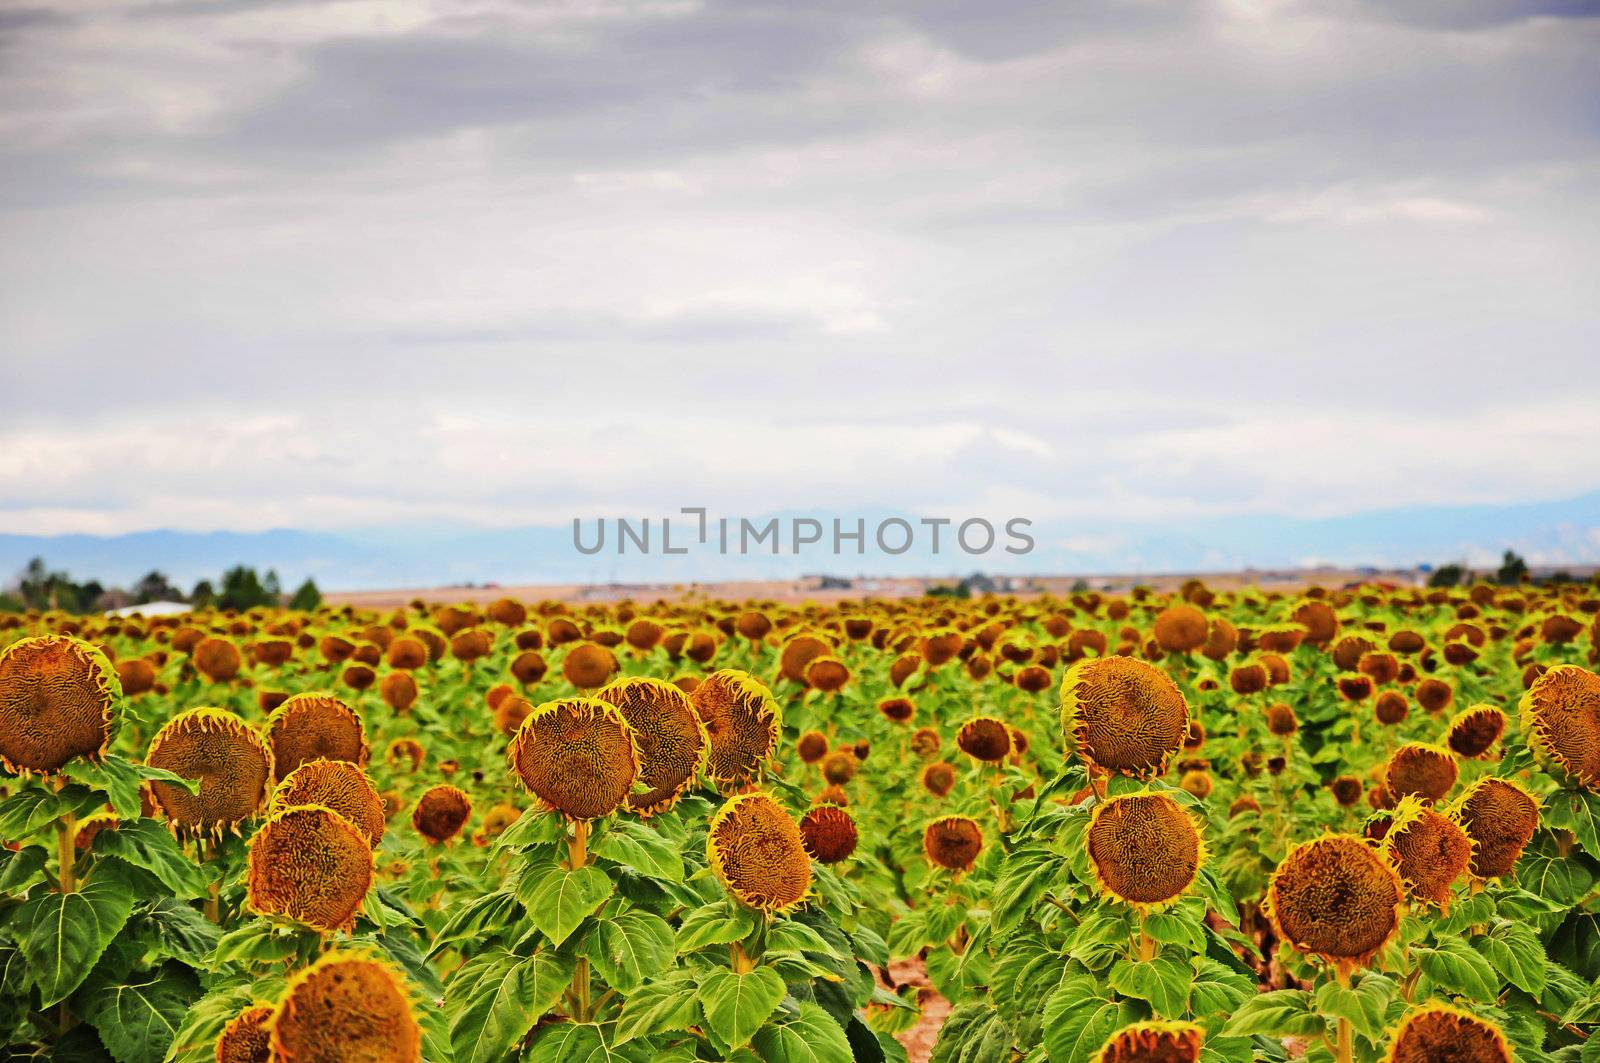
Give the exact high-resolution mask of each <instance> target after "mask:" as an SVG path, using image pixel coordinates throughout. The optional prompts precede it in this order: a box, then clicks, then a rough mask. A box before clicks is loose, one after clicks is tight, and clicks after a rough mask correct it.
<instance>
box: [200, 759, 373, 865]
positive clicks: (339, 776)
mask: <svg viewBox="0 0 1600 1063" xmlns="http://www.w3.org/2000/svg"><path fill="white" fill-rule="evenodd" d="M202 785H203V784H202ZM290 805H322V806H323V807H325V808H331V809H333V810H334V811H335V812H337V813H339V815H341V816H343V817H344V818H345V819H347V820H349V821H350V822H351V824H352V825H354V826H355V828H356V829H357V830H359V831H360V832H361V833H362V834H364V835H365V836H366V839H367V844H368V845H370V846H372V848H374V849H376V848H377V847H378V843H379V842H381V841H383V821H384V808H383V798H382V797H379V796H378V791H377V789H376V788H375V787H374V786H373V785H372V780H371V779H369V778H367V773H366V772H364V771H362V770H361V769H360V768H358V767H356V766H355V765H354V764H351V763H350V762H349V761H347V760H313V761H310V762H308V763H305V764H302V765H300V766H299V767H298V768H296V769H295V770H294V771H291V772H290V773H289V774H288V775H287V776H286V777H285V778H284V780H283V782H281V783H279V784H278V788H277V789H276V790H274V791H273V793H272V806H273V808H286V807H288V806H290Z"/></svg>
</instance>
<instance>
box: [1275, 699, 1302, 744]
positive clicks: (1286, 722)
mask: <svg viewBox="0 0 1600 1063" xmlns="http://www.w3.org/2000/svg"><path fill="white" fill-rule="evenodd" d="M1299 729H1300V721H1299V720H1298V719H1296V718H1295V714H1294V709H1293V708H1291V707H1290V706H1288V705H1286V704H1284V703H1283V702H1281V701H1280V702H1278V703H1277V704H1274V705H1269V706H1267V730H1269V731H1271V732H1272V733H1273V734H1275V735H1278V736H1280V737H1283V738H1287V737H1288V736H1289V735H1292V734H1294V733H1295V732H1296V731H1298V730H1299Z"/></svg>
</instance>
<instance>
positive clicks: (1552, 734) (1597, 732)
mask: <svg viewBox="0 0 1600 1063" xmlns="http://www.w3.org/2000/svg"><path fill="white" fill-rule="evenodd" d="M1520 708H1521V712H1522V730H1523V731H1524V733H1526V734H1527V736H1528V743H1529V744H1530V745H1531V746H1533V749H1534V752H1535V753H1537V754H1538V755H1539V756H1540V757H1541V758H1542V759H1543V760H1544V761H1545V762H1546V763H1548V764H1550V765H1552V766H1553V767H1555V768H1557V769H1559V770H1560V772H1561V773H1562V774H1564V775H1565V776H1566V777H1567V778H1568V779H1570V780H1572V781H1573V782H1575V783H1577V784H1578V785H1579V786H1582V787H1584V788H1586V789H1589V790H1600V675H1596V674H1595V673H1593V672H1591V671H1589V670H1588V669H1586V668H1580V667H1579V666H1577V665H1575V664H1558V665H1556V666H1555V667H1553V668H1551V669H1550V670H1549V671H1547V672H1545V673H1544V674H1543V675H1541V676H1540V677H1539V678H1538V679H1536V680H1534V683H1533V685H1532V686H1531V687H1529V688H1528V692H1527V693H1526V694H1524V695H1523V696H1522V702H1521V704H1520Z"/></svg>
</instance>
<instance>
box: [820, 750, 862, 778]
mask: <svg viewBox="0 0 1600 1063" xmlns="http://www.w3.org/2000/svg"><path fill="white" fill-rule="evenodd" d="M860 766H861V762H860V761H858V760H857V759H856V755H855V753H854V752H852V751H851V750H849V749H846V748H840V749H835V750H834V751H833V752H832V753H829V754H828V755H827V756H825V757H823V758H822V777H823V778H824V779H827V780H828V781H829V782H831V783H833V784H834V785H835V786H843V785H844V784H845V783H847V782H849V781H850V780H851V779H854V778H855V777H856V771H857V770H858V769H859V768H860Z"/></svg>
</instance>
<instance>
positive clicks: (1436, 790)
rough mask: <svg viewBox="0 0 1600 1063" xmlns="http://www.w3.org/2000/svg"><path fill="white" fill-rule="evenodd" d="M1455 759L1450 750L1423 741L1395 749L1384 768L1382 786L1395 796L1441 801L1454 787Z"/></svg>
mask: <svg viewBox="0 0 1600 1063" xmlns="http://www.w3.org/2000/svg"><path fill="white" fill-rule="evenodd" d="M1457 774H1458V773H1457V769H1456V762H1455V758H1454V757H1452V756H1451V755H1450V751H1449V750H1447V749H1443V748H1441V747H1439V746H1431V745H1428V744H1427V743H1424V742H1407V743H1406V744H1405V745H1402V746H1398V747H1396V749H1395V751H1394V752H1393V753H1391V754H1390V755H1389V763H1388V765H1387V766H1386V767H1385V768H1384V784H1385V785H1386V786H1388V788H1389V792H1390V793H1392V794H1394V795H1395V797H1397V798H1398V797H1405V796H1406V795H1408V794H1416V795H1417V796H1419V797H1422V798H1425V799H1426V800H1429V801H1439V800H1443V798H1444V796H1445V795H1446V794H1448V793H1449V792H1450V788H1451V787H1453V786H1454V785H1455V784H1456V776H1457Z"/></svg>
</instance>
